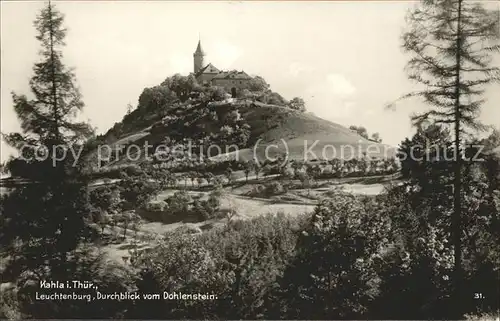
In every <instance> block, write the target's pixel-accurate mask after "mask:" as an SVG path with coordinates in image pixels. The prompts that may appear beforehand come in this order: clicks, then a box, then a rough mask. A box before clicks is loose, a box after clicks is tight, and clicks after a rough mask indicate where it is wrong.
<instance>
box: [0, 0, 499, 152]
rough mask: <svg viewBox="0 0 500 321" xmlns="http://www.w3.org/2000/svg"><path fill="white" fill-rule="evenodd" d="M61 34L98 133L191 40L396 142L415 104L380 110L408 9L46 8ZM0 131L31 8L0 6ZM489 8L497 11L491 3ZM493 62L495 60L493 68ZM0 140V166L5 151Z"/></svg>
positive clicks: (221, 60)
mask: <svg viewBox="0 0 500 321" xmlns="http://www.w3.org/2000/svg"><path fill="white" fill-rule="evenodd" d="M55 3H56V6H57V7H58V8H59V10H60V11H61V12H63V13H64V14H65V18H66V19H65V26H66V27H67V28H68V35H67V39H66V43H67V47H66V48H65V51H64V58H65V60H64V61H65V63H66V64H67V65H68V66H71V67H75V72H76V76H77V81H78V84H79V86H80V88H81V92H82V94H83V97H84V102H85V105H86V107H85V110H84V115H83V117H84V119H89V120H90V122H91V123H92V125H93V126H94V127H97V129H98V132H99V133H102V132H105V131H106V130H107V129H108V128H109V127H111V126H112V125H113V124H114V123H115V122H118V121H120V120H121V119H122V117H123V115H124V114H125V112H126V109H127V104H128V103H131V104H132V105H133V106H134V107H135V106H137V101H138V97H139V95H140V93H141V92H142V90H143V89H144V88H145V87H150V86H155V85H158V84H159V83H160V82H162V81H163V80H164V79H165V78H166V77H168V76H170V75H172V74H174V73H182V74H187V73H189V72H190V71H192V68H193V61H192V57H193V52H194V50H195V48H196V44H197V42H198V35H199V34H201V40H202V45H203V47H204V49H205V51H206V52H207V54H208V57H207V60H206V62H212V63H213V64H214V65H215V66H216V67H218V68H219V69H238V70H244V71H246V72H247V73H249V74H252V75H261V76H263V77H264V78H265V79H266V80H267V81H268V82H269V83H270V84H271V88H272V89H273V90H274V91H276V92H278V93H280V94H282V95H283V96H284V97H285V98H287V99H291V98H293V97H295V96H300V97H303V98H304V100H305V101H306V107H307V109H308V111H310V112H313V113H314V114H316V115H318V116H320V117H323V118H325V119H328V120H331V121H334V122H337V123H340V124H343V125H346V126H349V125H353V124H355V125H363V126H365V127H366V128H367V129H368V132H369V133H372V132H379V133H380V135H381V137H382V139H383V140H384V142H386V143H389V144H392V145H397V144H398V143H399V142H400V141H401V140H402V139H403V138H404V137H406V136H408V135H410V134H411V133H412V129H411V126H410V122H409V115H410V113H411V112H413V111H416V110H418V108H422V107H425V106H422V104H421V103H420V102H418V101H407V102H403V103H401V104H399V105H398V108H397V110H396V111H389V110H385V109H384V106H385V105H386V104H387V103H388V102H391V101H393V100H395V99H396V98H398V97H399V96H400V95H402V94H404V93H407V92H409V91H411V90H412V89H414V88H415V86H414V84H412V83H411V82H409V81H408V80H407V78H406V75H405V73H404V70H403V68H404V65H405V63H406V61H407V60H408V56H405V55H404V54H403V52H402V51H401V48H400V46H401V40H400V39H401V38H400V36H401V31H402V28H403V27H404V17H405V12H406V11H407V10H408V9H409V8H411V7H412V6H413V5H414V3H415V2H404V1H386V2H377V1H370V2H368V1H356V2H355V1H350V2H312V1H308V2H299V1H293V2H253V1H252V2H250V1H249V2H222V1H217V2H208V1H203V2H196V1H187V2H184V1H183V2H180V1H179V2H176V1H151V2H143V1H137V2H135V1H110V2H107V1H87V2H84V1H65V2H61V1H55ZM0 5H1V28H2V29H1V104H2V105H1V130H2V132H11V131H16V130H18V129H19V125H18V122H17V119H16V117H15V114H14V111H13V109H12V100H11V95H10V92H11V91H15V92H16V93H18V94H28V93H29V91H28V81H29V78H30V77H31V75H32V66H33V63H34V62H36V61H37V59H38V57H37V51H38V48H39V44H38V42H37V41H36V39H35V30H34V28H33V20H34V19H35V17H36V15H37V13H38V11H39V10H40V8H41V7H42V6H43V2H40V1H33V2H29V1H15V2H6V1H1V2H0ZM497 6H498V5H497ZM498 61H500V60H498V59H497V62H498ZM499 89H500V88H499V87H498V86H497V87H496V88H495V87H491V88H489V90H488V92H487V99H488V101H487V103H486V104H484V107H483V113H482V116H481V118H482V119H483V120H484V121H485V122H486V123H487V124H494V125H496V126H498V127H500V111H499V110H498V107H499V102H500V90H499ZM10 152H11V151H10V150H9V149H7V148H6V146H5V145H4V144H3V143H2V155H1V158H2V161H3V160H5V159H6V158H7V156H8V155H9V154H10Z"/></svg>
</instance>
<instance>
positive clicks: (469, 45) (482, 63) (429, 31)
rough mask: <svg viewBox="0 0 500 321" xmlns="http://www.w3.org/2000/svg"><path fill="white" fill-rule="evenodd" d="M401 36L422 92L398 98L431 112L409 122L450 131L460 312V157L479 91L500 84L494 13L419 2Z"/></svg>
mask: <svg viewBox="0 0 500 321" xmlns="http://www.w3.org/2000/svg"><path fill="white" fill-rule="evenodd" d="M407 23H408V30H407V31H406V32H405V33H404V34H403V40H404V45H403V48H404V50H405V51H406V52H407V53H409V54H410V55H411V56H412V58H411V60H410V61H409V62H408V64H407V71H408V75H409V78H410V79H411V80H414V81H416V82H417V83H419V84H421V85H423V88H424V89H423V90H420V91H417V92H412V93H409V94H407V95H405V96H403V97H402V98H409V97H421V98H423V100H424V101H425V102H426V103H427V104H428V105H429V106H431V108H430V109H429V110H428V111H426V112H424V113H421V114H417V115H414V116H413V117H412V119H413V121H414V122H415V124H417V125H418V124H419V123H421V122H422V121H424V120H430V121H433V122H435V123H437V124H444V125H449V126H452V127H453V142H454V150H455V153H456V157H455V158H456V160H455V161H454V164H453V173H454V175H453V176H454V179H453V215H452V220H451V235H452V236H451V238H452V242H451V243H452V244H453V246H454V261H455V263H454V264H455V267H454V270H455V276H454V278H453V281H454V285H455V295H454V296H455V298H456V300H458V302H457V305H456V306H457V307H460V306H461V305H460V302H461V299H463V295H464V293H461V283H462V277H463V275H462V266H461V265H462V237H463V232H464V228H466V227H465V226H463V224H462V210H463V204H462V197H463V195H462V194H463V188H462V180H463V179H462V171H463V163H464V160H463V158H462V153H461V152H460V151H461V150H463V148H464V141H465V139H466V138H468V135H470V134H473V133H474V132H476V131H478V130H482V129H483V128H484V126H483V125H482V124H481V123H480V122H479V121H478V120H477V117H478V115H479V112H480V108H481V105H482V104H483V102H484V95H483V94H484V88H485V85H488V84H490V83H492V82H495V81H499V80H500V69H499V68H497V67H494V66H493V65H492V61H493V54H495V53H498V52H499V51H500V46H499V44H498V40H499V36H500V34H499V31H500V29H499V26H500V25H499V12H498V11H491V10H488V9H486V8H485V7H484V6H483V5H482V4H481V3H479V2H477V1H465V0H422V1H421V2H420V4H419V5H418V6H417V7H416V8H415V9H414V10H413V11H411V12H410V13H409V14H408V17H407Z"/></svg>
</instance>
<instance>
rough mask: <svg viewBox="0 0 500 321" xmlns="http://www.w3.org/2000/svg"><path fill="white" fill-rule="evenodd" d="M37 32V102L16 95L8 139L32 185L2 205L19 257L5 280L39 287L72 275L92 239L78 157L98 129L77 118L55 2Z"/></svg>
mask: <svg viewBox="0 0 500 321" xmlns="http://www.w3.org/2000/svg"><path fill="white" fill-rule="evenodd" d="M34 26H35V28H36V30H37V32H38V35H37V37H36V39H37V40H38V41H40V43H41V50H40V52H39V54H40V57H41V59H40V61H39V62H38V63H35V65H34V68H33V72H34V75H33V77H32V78H31V79H30V82H29V85H30V88H31V92H32V96H33V98H32V99H30V98H28V97H27V96H26V95H18V94H16V93H13V94H12V97H13V102H14V110H15V112H16V114H17V116H18V118H19V120H20V123H21V128H22V133H11V134H7V135H3V136H4V138H5V140H6V141H7V143H9V144H10V145H12V146H13V147H15V148H17V149H18V150H19V152H20V156H19V157H16V158H13V159H11V161H10V162H9V164H17V165H19V164H21V166H17V168H18V169H19V168H20V169H21V171H19V170H18V171H17V172H16V174H20V175H22V176H25V177H26V178H29V179H30V180H31V182H32V183H31V184H27V185H26V186H22V187H18V188H16V190H15V191H14V192H13V193H11V194H10V195H8V196H6V197H3V198H2V199H1V202H0V209H1V212H2V215H1V216H0V227H1V228H0V244H1V245H2V246H3V247H4V250H7V251H8V253H10V254H11V257H12V258H13V259H12V260H11V261H10V262H9V263H10V264H9V266H8V267H7V269H6V271H5V275H4V277H5V278H7V277H10V278H12V279H16V280H18V282H20V279H19V276H20V275H24V276H27V277H29V278H31V279H32V280H33V276H34V279H35V282H36V281H37V280H40V279H52V280H63V279H67V278H68V277H70V275H67V274H68V271H67V264H66V262H67V260H68V259H70V258H71V252H72V251H74V250H75V249H76V248H77V246H78V244H79V243H80V241H81V240H82V238H83V237H84V236H85V233H84V232H85V231H86V229H85V226H86V225H85V215H86V214H87V213H88V192H87V185H88V184H87V182H86V180H85V179H84V176H83V174H82V172H81V170H80V168H81V167H80V166H79V165H81V164H78V161H80V160H79V159H78V158H77V157H74V156H73V154H75V155H78V151H79V147H80V146H81V145H79V144H81V143H82V142H83V141H84V139H86V138H87V137H88V136H89V135H90V134H91V128H90V127H89V125H88V124H86V123H83V122H77V121H75V120H74V117H75V116H76V114H77V113H78V112H79V111H81V109H82V108H83V102H82V100H81V95H80V93H79V91H78V88H77V87H76V84H75V76H74V74H73V72H72V71H71V70H70V69H68V68H67V67H66V66H65V65H64V64H63V61H62V58H63V57H62V48H63V46H64V37H65V35H66V29H64V28H63V15H62V14H61V13H60V12H59V11H57V10H56V8H55V7H54V6H53V5H52V4H51V3H50V2H49V3H48V5H47V6H45V7H44V8H43V9H42V10H41V12H40V14H39V15H38V16H37V18H36V20H35V22H34ZM35 147H36V148H38V151H44V152H38V153H37V152H35ZM71 149H73V153H72V152H71ZM35 156H37V157H35ZM49 276H51V278H49Z"/></svg>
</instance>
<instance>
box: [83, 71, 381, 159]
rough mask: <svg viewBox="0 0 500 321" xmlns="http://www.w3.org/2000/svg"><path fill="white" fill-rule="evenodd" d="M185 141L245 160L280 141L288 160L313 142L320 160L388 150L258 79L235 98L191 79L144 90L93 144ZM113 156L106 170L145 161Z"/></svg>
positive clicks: (174, 79) (119, 146) (171, 79)
mask: <svg viewBox="0 0 500 321" xmlns="http://www.w3.org/2000/svg"><path fill="white" fill-rule="evenodd" d="M187 140H190V141H191V142H192V143H193V144H195V145H196V147H200V148H201V150H205V151H206V149H203V146H204V147H207V146H210V145H217V146H221V149H222V150H223V152H224V151H225V150H224V147H225V146H234V145H236V146H238V149H239V150H240V153H241V155H246V156H243V158H249V157H250V158H251V156H250V155H249V151H250V150H252V147H253V146H255V144H256V143H259V144H263V143H267V144H270V143H276V142H281V146H279V148H280V149H282V150H280V152H285V150H284V149H285V146H284V143H283V140H284V141H285V142H286V144H287V146H286V149H287V150H286V152H288V153H289V157H290V158H291V159H300V158H303V154H304V151H303V148H304V145H305V144H306V145H308V146H311V145H312V144H314V142H316V141H317V143H316V145H315V147H314V148H315V150H317V154H318V158H323V154H324V153H323V150H322V149H324V146H327V145H331V146H334V147H335V148H337V151H339V150H340V149H341V146H342V145H351V146H354V147H357V146H361V148H365V147H366V146H368V145H379V146H380V147H381V150H382V149H383V147H385V148H386V149H387V146H384V145H381V144H378V143H377V142H373V141H370V140H368V139H366V138H364V137H362V136H360V135H359V134H358V133H357V132H356V131H353V130H351V129H348V128H346V127H344V126H342V125H339V124H336V123H333V122H330V121H327V120H324V119H321V118H319V117H316V116H314V115H312V114H310V113H308V112H307V111H306V106H305V104H304V101H303V100H302V99H301V98H299V97H295V98H293V99H291V100H287V99H285V98H283V97H282V96H281V95H280V94H278V93H276V92H273V91H272V90H271V89H270V86H269V84H267V83H266V81H265V80H264V79H263V78H261V77H258V76H257V77H255V78H253V80H252V81H250V82H249V83H248V86H247V87H246V88H242V89H238V90H237V92H236V97H234V98H233V97H231V95H230V94H229V93H228V92H226V91H225V90H224V89H223V88H221V87H214V86H201V85H200V84H198V83H197V82H196V80H195V78H194V77H193V76H187V77H185V76H181V75H174V76H172V77H169V78H167V79H166V80H165V81H164V82H162V83H161V84H160V85H158V86H155V87H152V88H145V89H144V91H143V92H142V94H141V95H140V97H139V99H138V105H137V107H136V108H133V107H132V106H129V111H128V113H127V114H126V115H125V116H124V117H123V120H122V121H121V122H119V123H116V124H115V125H114V126H113V127H112V128H111V129H110V130H108V131H107V132H106V134H104V135H100V136H98V137H97V138H96V139H94V140H93V141H92V142H91V144H95V145H99V144H107V145H109V146H110V147H111V149H115V148H116V149H122V151H123V150H124V149H126V148H127V147H128V146H130V145H131V144H135V145H138V146H143V145H144V144H145V143H146V142H147V144H148V145H151V146H153V147H154V146H158V145H159V144H164V145H175V144H177V145H178V144H180V143H185V142H186V141H187ZM200 148H195V150H200ZM329 148H330V150H329V151H330V155H329V156H328V155H324V156H326V158H328V157H332V156H334V157H339V156H340V155H333V154H332V153H331V149H332V148H331V147H329ZM153 149H154V148H153ZM389 149H390V148H389ZM275 152H276V151H275ZM113 154H115V155H114V156H112V157H111V158H110V160H109V162H107V164H109V165H111V164H114V165H118V164H124V163H130V162H132V163H133V162H141V161H143V160H144V159H143V158H138V160H133V161H131V160H130V159H129V158H128V159H125V158H121V157H118V158H119V159H116V155H118V154H116V153H113ZM223 154H224V153H223ZM337 154H338V153H337ZM207 156H216V155H214V154H213V153H209V154H207ZM219 156H220V155H219ZM344 156H345V155H344Z"/></svg>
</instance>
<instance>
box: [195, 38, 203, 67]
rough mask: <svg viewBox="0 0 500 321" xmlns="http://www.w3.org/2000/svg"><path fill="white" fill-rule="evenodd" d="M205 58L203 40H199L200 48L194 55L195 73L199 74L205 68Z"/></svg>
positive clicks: (197, 48)
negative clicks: (202, 46)
mask: <svg viewBox="0 0 500 321" xmlns="http://www.w3.org/2000/svg"><path fill="white" fill-rule="evenodd" d="M204 57H205V52H204V51H203V48H201V40H198V47H196V51H195V52H194V54H193V60H194V73H197V72H198V71H199V70H200V69H201V68H203V67H204V66H205V62H204V61H203V59H204Z"/></svg>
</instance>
